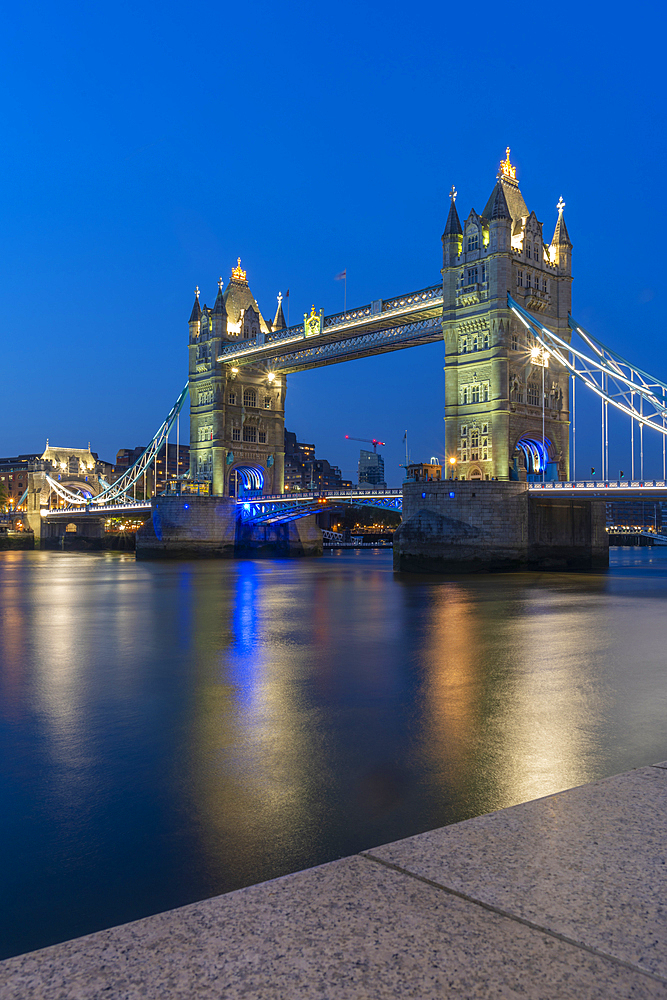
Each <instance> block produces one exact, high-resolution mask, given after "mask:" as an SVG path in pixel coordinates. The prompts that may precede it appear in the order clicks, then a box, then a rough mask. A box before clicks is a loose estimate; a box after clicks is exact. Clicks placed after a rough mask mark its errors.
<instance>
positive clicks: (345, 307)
mask: <svg viewBox="0 0 667 1000" xmlns="http://www.w3.org/2000/svg"><path fill="white" fill-rule="evenodd" d="M343 315H344V316H346V315H347V268H345V290H344V292H343Z"/></svg>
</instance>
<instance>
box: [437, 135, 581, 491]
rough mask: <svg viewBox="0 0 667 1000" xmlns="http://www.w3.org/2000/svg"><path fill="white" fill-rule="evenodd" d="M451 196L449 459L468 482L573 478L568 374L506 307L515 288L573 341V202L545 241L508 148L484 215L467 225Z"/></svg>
mask: <svg viewBox="0 0 667 1000" xmlns="http://www.w3.org/2000/svg"><path fill="white" fill-rule="evenodd" d="M450 197H451V205H450V209H449V215H448V217H447V223H446V225H445V231H444V233H443V236H442V246H443V269H442V279H443V333H444V339H445V449H446V454H447V461H448V462H451V459H455V466H454V467H455V469H456V473H455V475H457V476H458V477H459V478H461V479H492V478H496V479H508V478H509V479H525V478H526V476H528V477H531V478H533V477H534V478H540V479H541V478H542V470H543V468H544V475H545V477H547V478H555V479H558V478H560V479H567V478H568V477H569V420H570V415H569V378H568V375H567V371H566V369H565V368H563V367H562V366H561V365H558V364H556V363H555V362H554V361H553V359H550V358H547V357H546V354H545V355H544V357H543V356H542V352H541V350H540V349H539V348H538V347H537V346H536V343H535V341H534V338H533V337H532V336H531V335H529V334H528V331H527V330H526V328H525V327H524V326H523V324H522V323H521V321H520V320H519V319H518V317H517V316H515V315H514V313H512V312H511V311H510V310H509V309H508V307H507V293H508V292H509V293H510V294H511V295H512V297H513V298H515V299H516V300H517V301H518V302H520V303H521V304H522V305H523V306H524V308H525V309H527V310H529V311H530V312H532V313H534V314H535V315H536V316H538V317H539V319H540V320H541V322H542V323H543V324H544V325H545V326H547V327H549V329H551V330H553V331H555V332H556V333H558V334H559V336H561V337H563V339H565V340H566V341H567V342H568V343H569V340H570V331H569V328H568V324H567V318H568V313H569V312H570V303H571V283H572V263H571V260H572V257H571V253H572V243H571V242H570V238H569V236H568V232H567V227H566V225H565V219H564V218H563V208H564V202H563V200H562V198H561V199H560V201H559V203H558V206H557V207H558V220H557V223H556V229H555V232H554V235H553V238H552V240H551V243H550V244H549V243H545V241H544V239H543V235H542V223H541V222H538V220H537V216H536V215H535V212H532V211H530V212H529V211H528V207H527V205H526V203H525V201H524V199H523V195H522V194H521V191H520V189H519V184H518V181H517V179H516V167H514V166H513V164H512V163H511V162H510V151H509V149H508V150H507V156H506V159H505V160H503V161H502V162H501V164H500V170H499V172H498V175H497V178H496V185H495V187H494V188H493V191H492V192H491V196H490V197H489V200H488V201H487V203H486V206H485V208H484V211H483V212H482V214H481V215H478V214H477V212H476V211H475V210H474V209H472V210H471V211H470V214H469V215H468V217H467V219H466V221H465V224H463V225H462V224H461V221H460V219H459V215H458V212H457V209H456V190H455V189H454V187H452V191H451V194H450ZM543 376H544V381H543ZM543 385H544V395H543V393H542V386H543ZM543 400H544V441H545V448H544V450H543V448H542V440H543V438H542V412H543ZM544 452H546V454H545V453H544ZM450 474H451V473H450Z"/></svg>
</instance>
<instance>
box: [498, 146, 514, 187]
mask: <svg viewBox="0 0 667 1000" xmlns="http://www.w3.org/2000/svg"><path fill="white" fill-rule="evenodd" d="M500 173H501V174H502V175H503V177H509V178H510V180H513V181H515V180H516V167H513V166H512V163H511V162H510V148H509V146H508V147H507V149H506V150H505V159H504V160H501V161H500Z"/></svg>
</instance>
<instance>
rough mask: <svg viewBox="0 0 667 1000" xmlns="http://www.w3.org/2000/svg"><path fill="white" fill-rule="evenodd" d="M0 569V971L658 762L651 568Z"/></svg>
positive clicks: (22, 557)
mask: <svg viewBox="0 0 667 1000" xmlns="http://www.w3.org/2000/svg"><path fill="white" fill-rule="evenodd" d="M612 553H613V554H612V567H611V569H610V570H609V572H608V573H606V574H599V575H569V574H537V573H535V574H514V575H495V576H483V577H463V578H458V579H451V578H450V579H446V578H424V577H401V578H397V577H394V575H393V573H392V568H391V554H390V553H388V552H382V551H377V552H375V551H358V552H354V551H349V550H347V551H343V552H337V553H330V554H328V555H326V556H325V557H324V558H323V559H319V560H318V559H310V560H301V561H299V560H292V561H253V560H247V561H239V562H198V563H182V562H181V563H136V562H135V561H134V557H133V556H126V555H118V554H112V553H108V554H83V553H82V554H74V553H71V554H70V553H59V552H34V553H26V552H3V553H1V554H0V763H1V768H0V783H1V784H0V796H1V799H0V881H1V886H0V889H1V897H0V898H1V899H2V906H1V907H0V957H6V956H8V955H12V954H16V953H18V952H22V951H27V950H30V949H33V948H38V947H41V946H43V945H47V944H51V943H53V942H56V941H60V940H64V939H66V938H70V937H74V936H76V935H79V934H84V933H87V932H89V931H92V930H96V929H98V928H101V927H108V926H111V925H113V924H116V923H121V922H124V921H127V920H132V919H134V918H137V917H141V916H144V915H146V914H150V913H154V912H157V911H159V910H164V909H167V908H171V907H174V906H179V905H180V904H182V903H187V902H190V901H192V900H197V899H202V898H204V897H207V896H212V895H216V894H218V893H221V892H226V891H228V890H230V889H235V888H238V887H239V886H244V885H248V884H251V883H254V882H258V881H261V880H263V879H268V878H273V877H275V876H277V875H282V874H284V873H286V872H292V871H295V870H297V869H301V868H304V867H307V866H309V865H315V864H318V863H320V862H324V861H328V860H331V859H334V858H338V857H341V856H344V855H347V854H351V853H353V852H355V851H358V850H360V849H361V848H365V847H372V846H373V845H377V844H381V843H384V842H387V841H390V840H394V839H396V838H399V837H405V836H407V835H409V834H413V833H416V832H418V831H422V830H426V829H429V828H432V827H436V826H441V825H443V824H445V823H452V822H455V821H457V820H461V819H464V818H466V817H469V816H474V815H477V814H479V813H483V812H488V811H489V810H492V809H498V808H500V807H502V806H507V805H511V804H513V803H516V802H521V801H525V800H526V799H530V798H534V797H537V796H540V795H545V794H548V793H550V792H555V791H557V790H559V789H563V788H567V787H570V786H572V785H576V784H580V783H582V782H585V781H590V780H591V779H594V778H598V777H601V776H604V775H610V774H614V773H616V772H618V771H622V770H625V769H627V768H630V767H636V766H639V765H643V764H649V763H653V762H655V761H658V760H664V759H665V758H667V722H666V720H667V614H666V612H667V549H658V548H655V549H614V550H612Z"/></svg>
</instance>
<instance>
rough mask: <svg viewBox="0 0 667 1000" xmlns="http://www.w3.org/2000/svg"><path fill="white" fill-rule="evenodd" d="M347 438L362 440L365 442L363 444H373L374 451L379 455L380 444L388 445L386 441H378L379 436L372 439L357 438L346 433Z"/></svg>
mask: <svg viewBox="0 0 667 1000" xmlns="http://www.w3.org/2000/svg"><path fill="white" fill-rule="evenodd" d="M345 440H346V441H361V442H363V444H372V445H373V451H374V452H375V454H376V455H377V450H378V445H380V447H381V448H385V447H386V444H385V442H384V441H378V440H377V438H373V439H372V440H371V439H370V438H355V437H350V435H349V434H346V435H345Z"/></svg>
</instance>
